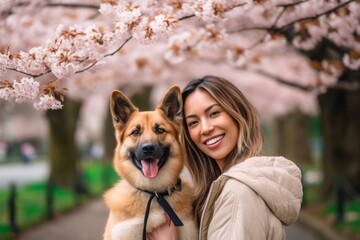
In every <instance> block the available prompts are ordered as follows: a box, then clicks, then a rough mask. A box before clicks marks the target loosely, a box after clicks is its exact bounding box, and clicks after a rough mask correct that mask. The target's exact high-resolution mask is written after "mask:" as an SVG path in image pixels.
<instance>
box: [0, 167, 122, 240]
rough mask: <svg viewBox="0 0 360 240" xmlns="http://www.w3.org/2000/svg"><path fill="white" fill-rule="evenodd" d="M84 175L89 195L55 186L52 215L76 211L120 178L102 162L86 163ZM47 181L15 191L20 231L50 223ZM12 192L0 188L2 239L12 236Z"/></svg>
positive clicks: (0, 232)
mask: <svg viewBox="0 0 360 240" xmlns="http://www.w3.org/2000/svg"><path fill="white" fill-rule="evenodd" d="M82 169H83V176H84V179H85V182H86V184H87V186H88V190H89V195H79V194H76V193H75V192H74V191H72V190H70V189H64V188H60V187H53V189H52V192H53V214H54V215H55V216H56V215H57V214H60V213H63V212H66V211H69V210H71V209H74V208H75V207H77V206H78V205H79V204H81V203H83V202H85V201H87V200H89V199H91V198H93V197H95V196H100V195H101V194H102V193H103V192H104V190H106V189H107V188H109V186H110V185H112V184H113V183H114V182H115V181H116V180H117V179H118V177H117V175H116V174H115V172H114V171H113V168H112V166H111V165H110V164H109V165H104V164H102V163H101V162H89V161H87V162H85V163H84V164H83V166H82ZM46 191H47V185H46V182H36V183H31V184H28V185H24V186H21V187H18V188H17V189H16V215H15V216H16V223H17V225H18V227H19V228H20V230H24V229H26V228H29V227H31V226H34V225H35V224H38V223H40V222H43V221H46V220H47V214H48V213H47V207H46V205H47V204H46V202H47V201H46V195H47V194H46ZM9 197H10V190H9V189H0V213H1V214H0V240H7V239H10V238H11V237H12V236H13V232H12V229H11V227H10V225H9V207H8V201H9Z"/></svg>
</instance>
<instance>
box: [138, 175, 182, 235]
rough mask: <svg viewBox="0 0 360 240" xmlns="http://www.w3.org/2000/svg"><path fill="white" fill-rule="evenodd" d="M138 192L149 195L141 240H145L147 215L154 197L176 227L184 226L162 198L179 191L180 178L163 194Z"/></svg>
mask: <svg viewBox="0 0 360 240" xmlns="http://www.w3.org/2000/svg"><path fill="white" fill-rule="evenodd" d="M140 190H141V191H143V192H146V193H149V194H150V198H149V200H148V203H147V205H146V210H145V217H144V228H143V240H146V224H147V220H148V218H149V214H150V205H151V201H152V199H153V198H154V197H156V200H157V201H158V203H159V205H160V206H161V207H162V209H164V211H165V212H166V213H167V214H168V215H169V217H170V219H171V221H172V222H173V223H174V225H175V226H177V227H179V226H184V224H183V223H182V222H181V220H180V218H179V217H178V216H177V215H176V213H175V212H174V210H173V209H172V208H171V206H170V204H169V203H168V202H167V201H166V199H165V198H164V197H165V196H169V195H171V194H172V193H173V192H174V191H175V190H177V191H181V179H180V178H179V180H178V181H177V183H176V184H175V185H174V186H173V187H171V188H170V189H168V190H166V191H164V192H151V191H147V190H142V189H140Z"/></svg>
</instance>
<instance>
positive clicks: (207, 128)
mask: <svg viewBox="0 0 360 240" xmlns="http://www.w3.org/2000/svg"><path fill="white" fill-rule="evenodd" d="M212 130H214V126H213V125H211V124H209V122H207V121H202V122H201V134H209V133H210V132H211V131H212Z"/></svg>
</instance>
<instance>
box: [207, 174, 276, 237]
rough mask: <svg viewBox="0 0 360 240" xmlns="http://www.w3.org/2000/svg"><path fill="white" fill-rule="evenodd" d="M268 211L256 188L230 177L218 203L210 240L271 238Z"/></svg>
mask: <svg viewBox="0 0 360 240" xmlns="http://www.w3.org/2000/svg"><path fill="white" fill-rule="evenodd" d="M268 212H269V209H268V208H267V206H266V204H265V202H264V201H263V199H262V198H260V197H259V196H258V195H257V194H256V193H255V192H254V191H253V190H252V189H250V188H249V187H248V186H246V185H245V184H243V183H241V182H238V181H237V180H234V179H229V180H228V181H227V182H226V184H225V186H224V188H223V189H222V192H221V194H220V195H219V197H218V199H217V200H216V202H215V205H214V212H213V217H212V219H211V221H210V224H209V228H208V240H219V239H227V240H232V239H234V240H235V239H236V240H245V239H246V240H252V239H254V240H258V239H267V236H268V230H269V229H268V227H269V226H268V214H269V213H268Z"/></svg>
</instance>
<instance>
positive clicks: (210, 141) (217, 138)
mask: <svg viewBox="0 0 360 240" xmlns="http://www.w3.org/2000/svg"><path fill="white" fill-rule="evenodd" d="M223 137H224V136H218V137H216V138H213V139H210V140H208V141H206V142H205V144H206V145H211V144H214V143H216V142H217V141H219V140H220V139H222V138H223Z"/></svg>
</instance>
